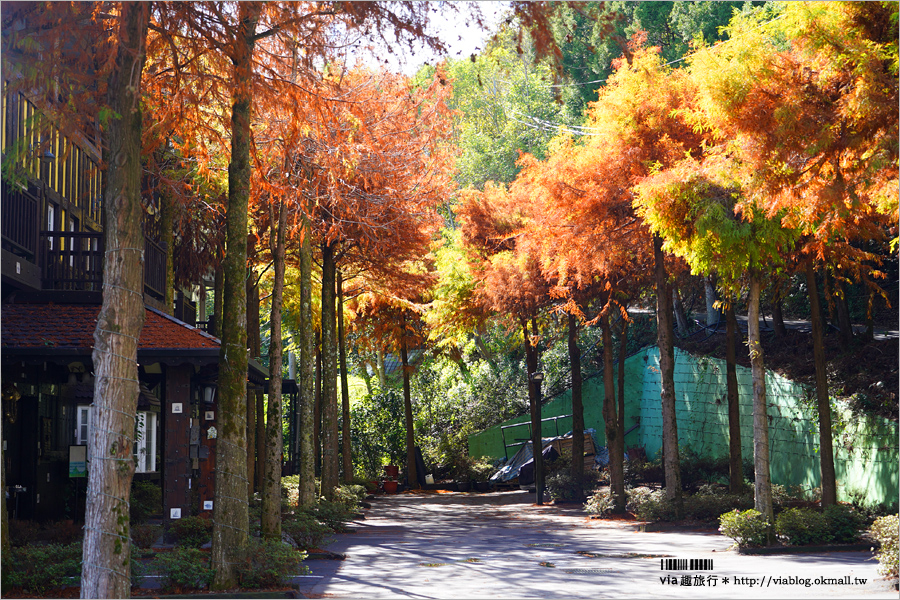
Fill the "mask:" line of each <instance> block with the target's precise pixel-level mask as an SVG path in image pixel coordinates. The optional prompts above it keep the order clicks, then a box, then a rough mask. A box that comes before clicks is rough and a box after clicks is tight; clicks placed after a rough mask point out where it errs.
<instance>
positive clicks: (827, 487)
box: [806, 258, 837, 506]
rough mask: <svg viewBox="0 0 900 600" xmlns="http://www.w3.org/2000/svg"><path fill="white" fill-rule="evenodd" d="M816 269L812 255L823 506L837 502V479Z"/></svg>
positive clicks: (809, 284) (809, 282) (809, 278)
mask: <svg viewBox="0 0 900 600" xmlns="http://www.w3.org/2000/svg"><path fill="white" fill-rule="evenodd" d="M815 282H816V272H815V267H814V266H813V262H812V259H811V258H810V259H807V261H806V288H807V290H809V291H808V293H809V308H810V312H811V314H810V318H809V319H810V323H811V324H812V338H813V361H814V362H815V365H816V403H817V406H818V411H819V462H820V468H821V471H822V506H830V505H832V504H835V503H837V481H836V479H835V472H834V448H833V447H832V439H831V435H832V434H831V401H830V399H829V397H828V373H827V370H826V367H827V364H826V361H825V339H824V336H823V334H822V325H821V323H822V319H821V318H820V316H819V313H821V311H822V309H821V306H820V305H819V294H818V291H817V289H816V286H815Z"/></svg>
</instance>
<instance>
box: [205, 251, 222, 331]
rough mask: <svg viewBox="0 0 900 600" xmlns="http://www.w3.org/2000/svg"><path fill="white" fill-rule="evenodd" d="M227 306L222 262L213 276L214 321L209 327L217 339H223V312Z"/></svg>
mask: <svg viewBox="0 0 900 600" xmlns="http://www.w3.org/2000/svg"><path fill="white" fill-rule="evenodd" d="M224 304H225V264H224V262H220V263H219V264H218V266H216V270H215V274H214V276H213V314H212V315H211V316H210V317H209V320H210V321H212V322H211V323H210V324H209V325H208V326H207V327H208V329H209V332H210V333H211V334H212V335H214V336H216V337H217V338H219V339H221V338H222V312H223V306H224Z"/></svg>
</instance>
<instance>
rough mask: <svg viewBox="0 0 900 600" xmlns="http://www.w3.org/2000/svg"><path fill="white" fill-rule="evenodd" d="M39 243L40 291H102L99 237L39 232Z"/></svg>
mask: <svg viewBox="0 0 900 600" xmlns="http://www.w3.org/2000/svg"><path fill="white" fill-rule="evenodd" d="M40 239H41V261H40V266H41V287H42V288H43V289H45V290H70V291H73V290H77V291H85V292H88V291H93V292H99V291H102V284H103V254H104V245H103V234H102V233H84V232H78V233H76V232H62V231H42V232H41V233H40Z"/></svg>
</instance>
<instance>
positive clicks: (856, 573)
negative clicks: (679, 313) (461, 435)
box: [296, 491, 897, 599]
mask: <svg viewBox="0 0 900 600" xmlns="http://www.w3.org/2000/svg"><path fill="white" fill-rule="evenodd" d="M532 501H533V495H531V494H526V493H525V492H517V491H514V492H493V493H490V494H464V493H446V494H429V495H424V494H423V495H411V494H400V495H396V496H383V497H379V498H378V499H376V500H374V501H373V502H372V508H371V509H370V510H368V511H366V515H367V516H366V518H365V519H364V520H360V521H357V522H355V523H353V528H354V533H352V534H344V535H339V536H336V539H335V541H334V542H333V543H332V544H331V545H330V546H329V550H333V551H336V552H342V553H346V554H347V558H346V560H344V561H329V560H315V561H307V565H308V566H309V567H310V569H311V571H312V573H311V575H309V576H306V577H302V578H298V579H297V580H296V582H297V583H299V585H300V591H301V595H303V596H305V597H310V598H320V597H326V598H415V599H419V598H619V597H666V598H668V597H672V598H721V597H729V598H734V597H738V598H743V597H745V598H759V597H769V598H787V597H792V598H794V597H796V598H813V597H846V598H858V597H861V596H862V597H867V598H868V597H872V598H879V597H885V598H897V592H896V591H894V590H892V589H890V588H889V587H888V585H887V584H886V583H885V582H884V581H882V580H878V579H877V578H878V575H877V571H876V569H877V563H876V562H875V561H874V560H873V559H872V553H871V552H868V551H860V552H830V553H819V554H799V555H796V554H795V555H774V556H744V555H739V554H737V553H736V552H734V551H733V550H730V549H729V546H730V543H731V540H729V539H728V538H725V537H723V536H722V535H720V534H718V533H715V532H710V531H705V532H703V531H680V532H665V533H643V532H640V531H639V530H638V528H637V527H636V526H635V525H634V524H633V523H621V522H620V523H616V522H608V521H600V520H590V519H588V518H586V517H585V514H584V512H583V511H582V510H581V509H580V507H555V506H544V507H538V506H535V505H533V504H532ZM667 558H677V559H708V560H711V561H712V562H713V565H712V570H704V571H699V570H664V569H661V564H660V561H661V560H665V559H667ZM685 575H688V576H689V577H688V578H687V579H688V580H689V581H690V583H691V585H690V586H685V585H682V584H683V583H684V581H685V579H684V576H685ZM779 577H781V578H788V577H793V578H794V580H793V583H792V584H790V585H782V584H779V583H778V579H777V578H779ZM667 578H668V579H667ZM797 578H800V581H799V582H798V581H797ZM824 578H829V579H839V578H840V579H841V580H842V581H846V582H848V583H841V584H837V583H833V584H826V583H823V582H821V581H819V582H818V583H817V580H821V579H824ZM843 578H849V579H843ZM701 580H702V582H703V585H702V587H701V586H699V585H697V583H699V582H700V581H701ZM807 580H808V585H807ZM861 580H865V583H862V582H861ZM667 582H668V583H667Z"/></svg>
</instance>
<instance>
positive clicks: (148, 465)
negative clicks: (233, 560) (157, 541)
mask: <svg viewBox="0 0 900 600" xmlns="http://www.w3.org/2000/svg"><path fill="white" fill-rule="evenodd" d="M5 84H6V82H5V81H4V89H3V93H2V99H3V105H2V111H0V112H2V132H0V149H2V160H3V177H2V190H0V222H2V237H0V239H2V244H0V295H2V312H0V327H2V332H0V357H2V371H0V379H2V412H3V416H2V419H3V460H4V471H5V475H6V484H7V489H8V492H9V496H8V498H9V499H8V504H7V508H8V510H9V514H10V516H11V517H12V518H19V519H39V520H49V519H61V518H64V517H67V518H76V519H81V518H83V502H84V500H83V499H84V486H85V484H86V479H85V478H84V474H85V473H84V468H85V466H86V468H88V469H89V468H90V456H86V445H87V440H88V436H90V433H91V424H90V415H91V402H92V401H93V377H92V364H91V351H92V347H93V332H94V327H95V325H96V320H97V315H98V313H99V310H100V305H101V302H102V275H103V260H104V247H105V245H104V238H103V225H102V224H103V210H104V208H103V201H102V189H103V173H102V171H101V170H100V168H99V164H100V154H99V151H98V147H97V143H96V140H93V141H92V139H91V138H89V137H88V136H83V135H78V136H73V137H66V136H63V135H61V134H60V133H59V131H58V130H57V129H56V128H55V127H54V126H53V125H52V123H50V122H49V121H48V120H47V119H45V118H42V116H41V114H40V111H39V109H38V107H37V106H35V105H34V104H33V103H32V102H31V101H30V100H29V99H28V98H27V97H25V96H24V95H23V94H8V93H7V90H6V86H5ZM146 204H147V205H148V206H152V204H153V200H152V198H148V201H147V203H146ZM157 218H158V217H157V215H156V214H154V211H153V210H148V211H146V214H145V218H144V223H143V225H144V233H145V237H144V282H143V283H144V290H143V291H144V303H145V307H146V321H145V324H144V328H143V330H142V332H141V338H140V344H139V349H138V363H139V379H140V383H141V394H140V401H139V406H138V418H137V424H136V427H135V433H136V439H137V440H138V441H137V443H136V445H135V461H136V466H137V474H136V475H135V478H136V479H147V480H150V481H156V482H159V484H160V485H161V486H162V489H163V506H161V507H160V512H161V513H162V514H163V515H164V516H165V517H166V518H178V517H179V516H187V515H188V514H192V513H198V512H203V511H204V510H207V511H208V510H211V503H212V502H213V501H214V497H215V494H214V490H213V483H214V480H215V476H214V468H215V467H214V464H215V440H216V433H217V432H216V397H215V389H216V380H217V372H218V360H219V345H220V344H219V340H218V339H216V338H215V337H213V336H211V335H209V334H207V333H205V332H204V331H202V330H200V329H198V328H196V327H194V326H193V325H192V323H193V322H194V321H195V315H194V314H193V313H192V310H193V308H192V307H191V306H189V305H186V304H185V303H184V302H182V303H181V305H180V306H179V309H180V311H179V316H181V317H182V319H176V318H174V317H171V316H169V315H168V314H166V313H169V312H172V311H173V310H174V309H175V307H166V306H165V305H164V298H165V291H166V290H165V285H166V284H165V282H166V276H165V269H166V249H165V247H164V246H163V245H162V244H161V243H160V241H159V240H160V238H159V235H158V232H159V225H158V220H157ZM167 308H168V309H169V310H167ZM266 375H267V374H266V371H265V369H264V368H263V367H262V366H260V365H259V364H258V363H255V362H253V361H251V365H250V369H249V376H248V377H249V380H248V386H250V387H251V388H252V387H257V388H259V389H261V388H262V387H263V386H264V385H265V380H266ZM82 457H83V458H82ZM84 463H86V465H85V464H84ZM79 486H80V487H79ZM79 493H80V498H81V499H80V503H79Z"/></svg>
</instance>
